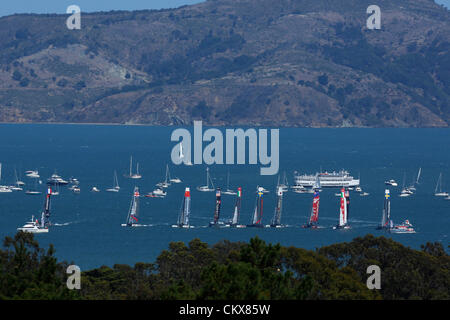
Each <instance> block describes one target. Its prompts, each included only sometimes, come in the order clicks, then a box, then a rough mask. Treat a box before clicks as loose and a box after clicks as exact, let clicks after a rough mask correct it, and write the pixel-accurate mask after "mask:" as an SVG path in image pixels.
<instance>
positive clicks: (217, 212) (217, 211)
mask: <svg viewBox="0 0 450 320" xmlns="http://www.w3.org/2000/svg"><path fill="white" fill-rule="evenodd" d="M220 204H221V194H220V188H217V190H216V208H215V210H214V221H213V223H212V224H213V225H216V224H217V223H218V222H219V218H220Z"/></svg>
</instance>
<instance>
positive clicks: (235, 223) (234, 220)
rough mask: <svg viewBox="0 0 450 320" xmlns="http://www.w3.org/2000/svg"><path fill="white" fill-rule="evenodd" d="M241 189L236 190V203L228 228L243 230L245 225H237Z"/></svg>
mask: <svg viewBox="0 0 450 320" xmlns="http://www.w3.org/2000/svg"><path fill="white" fill-rule="evenodd" d="M241 201H242V188H241V187H239V188H238V189H237V195H236V203H235V205H234V213H233V218H232V219H231V223H230V225H229V226H230V227H234V228H245V227H246V226H245V225H242V224H239V216H240V214H241Z"/></svg>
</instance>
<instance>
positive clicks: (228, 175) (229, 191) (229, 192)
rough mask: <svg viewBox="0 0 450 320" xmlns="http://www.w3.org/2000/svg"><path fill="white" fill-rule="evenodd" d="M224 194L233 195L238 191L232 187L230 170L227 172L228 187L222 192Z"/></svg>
mask: <svg viewBox="0 0 450 320" xmlns="http://www.w3.org/2000/svg"><path fill="white" fill-rule="evenodd" d="M222 193H223V194H226V195H231V196H235V195H236V194H237V193H236V191H234V190H232V189H230V172H229V171H228V172H227V189H226V190H225V191H223V192H222Z"/></svg>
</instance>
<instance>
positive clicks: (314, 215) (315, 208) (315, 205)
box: [302, 190, 320, 229]
mask: <svg viewBox="0 0 450 320" xmlns="http://www.w3.org/2000/svg"><path fill="white" fill-rule="evenodd" d="M319 204H320V192H319V190H315V191H314V196H313V202H312V208H311V215H310V216H309V221H308V223H307V224H304V225H303V226H302V227H303V228H312V229H317V228H318V226H317V221H318V220H319Z"/></svg>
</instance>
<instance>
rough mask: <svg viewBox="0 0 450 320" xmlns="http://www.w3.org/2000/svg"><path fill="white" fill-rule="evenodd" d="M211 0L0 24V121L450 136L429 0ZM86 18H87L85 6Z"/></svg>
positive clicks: (441, 18)
mask: <svg viewBox="0 0 450 320" xmlns="http://www.w3.org/2000/svg"><path fill="white" fill-rule="evenodd" d="M372 4H374V3H373V1H371V0H370V1H369V0H214V1H213V0H209V1H206V2H203V3H200V4H197V5H192V6H184V7H180V8H177V9H171V10H153V11H150V10H148V11H133V12H125V11H113V12H99V13H92V14H83V13H82V16H81V30H68V29H67V27H66V19H67V17H68V15H35V14H32V15H31V14H30V15H13V16H7V17H2V18H0V122H80V123H136V124H161V125H178V124H191V123H192V120H193V119H202V120H203V121H204V122H205V123H207V124H210V125H275V126H319V127H320V126H332V127H340V126H370V127H380V126H388V127H389V126H393V127H399V126H401V127H430V126H431V127H432V126H442V127H448V126H449V124H450V55H449V49H450V13H449V11H448V10H447V9H445V8H444V7H442V6H440V5H437V4H436V3H435V2H434V1H433V0H378V1H376V4H377V5H378V6H379V7H380V8H381V29H380V30H368V29H367V27H366V20H367V18H368V17H369V15H368V14H367V13H366V10H367V7H368V6H369V5H372ZM81 9H83V8H81Z"/></svg>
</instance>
